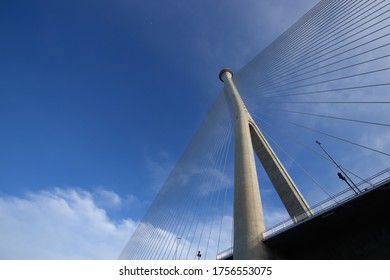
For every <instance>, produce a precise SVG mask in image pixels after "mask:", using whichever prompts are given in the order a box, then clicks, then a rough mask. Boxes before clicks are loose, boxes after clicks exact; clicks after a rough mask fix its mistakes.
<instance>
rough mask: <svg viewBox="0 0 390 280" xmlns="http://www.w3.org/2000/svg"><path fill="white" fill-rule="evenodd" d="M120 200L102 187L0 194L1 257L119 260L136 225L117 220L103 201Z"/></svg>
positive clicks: (114, 202)
mask: <svg viewBox="0 0 390 280" xmlns="http://www.w3.org/2000/svg"><path fill="white" fill-rule="evenodd" d="M103 199H105V203H101V202H102V201H103ZM120 202H121V199H120V198H119V196H118V195H117V194H116V193H114V192H111V191H108V190H104V189H103V188H101V189H100V190H99V191H98V192H97V193H91V192H88V191H85V190H81V189H74V188H68V189H59V188H54V189H50V190H41V191H39V192H31V193H28V194H26V195H25V196H23V197H16V196H3V197H0V232H1V237H2V238H1V242H0V259H116V258H117V256H118V254H119V253H120V251H121V249H122V248H123V246H124V245H125V242H126V241H127V239H128V238H129V237H130V235H131V233H132V231H133V230H134V228H135V224H136V223H135V221H133V220H131V219H123V220H120V221H114V220H113V219H112V218H111V217H109V216H108V215H107V212H106V210H105V209H104V208H103V207H102V205H103V204H106V205H107V204H111V205H118V203H120ZM99 204H100V206H99Z"/></svg>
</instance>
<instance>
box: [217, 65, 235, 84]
mask: <svg viewBox="0 0 390 280" xmlns="http://www.w3.org/2000/svg"><path fill="white" fill-rule="evenodd" d="M226 72H228V73H230V75H232V77H233V71H232V70H230V69H229V68H223V69H222V70H221V72H219V79H220V80H221V81H222V82H223V80H222V75H223V74H225V73H226Z"/></svg>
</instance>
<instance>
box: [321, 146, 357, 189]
mask: <svg viewBox="0 0 390 280" xmlns="http://www.w3.org/2000/svg"><path fill="white" fill-rule="evenodd" d="M316 143H317V144H318V146H320V148H321V149H322V150H323V151H324V152H325V154H326V155H327V156H328V157H329V158H330V159H331V160H332V162H333V163H334V164H335V165H336V166H337V168H338V169H340V171H341V173H342V174H341V173H337V175H338V176H339V178H340V179H341V180H343V181H345V182H346V183H347V185H348V186H349V187H350V188H351V190H353V192H354V193H355V194H358V193H360V192H361V191H360V190H359V188H358V187H357V186H356V185H355V183H354V182H353V181H352V179H351V178H349V176H348V175H347V173H345V172H344V170H343V169H342V168H341V165H339V164H338V163H337V162H336V161H335V160H334V159H333V158H332V157H331V156H330V154H329V153H328V152H327V151H326V150H325V149H324V147H322V145H321V142H320V141H316ZM343 175H344V176H345V177H347V178H348V180H349V181H351V183H352V184H353V186H354V187H355V188H356V189H357V190H358V191H356V190H355V188H354V187H352V186H351V184H350V183H349V182H348V181H347V179H346V178H345V177H344V176H343Z"/></svg>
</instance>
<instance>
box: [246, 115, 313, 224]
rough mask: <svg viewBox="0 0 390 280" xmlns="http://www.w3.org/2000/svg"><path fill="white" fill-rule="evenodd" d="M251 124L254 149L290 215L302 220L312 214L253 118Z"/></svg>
mask: <svg viewBox="0 0 390 280" xmlns="http://www.w3.org/2000/svg"><path fill="white" fill-rule="evenodd" d="M249 124H250V132H251V139H252V143H253V149H254V150H255V152H256V155H257V157H258V158H259V160H260V162H261V165H262V166H263V168H264V170H265V172H266V173H267V175H268V178H269V179H270V181H271V183H272V185H273V186H274V188H275V190H276V192H277V193H278V195H279V197H280V199H281V200H282V202H283V205H284V207H286V210H287V212H288V214H289V215H290V217H291V218H295V219H296V220H297V221H301V220H304V219H306V218H307V217H309V216H311V215H312V212H311V210H310V207H309V205H308V203H307V202H306V200H305V199H304V197H303V196H302V194H301V193H300V191H299V189H298V188H297V186H296V185H295V183H294V181H293V180H292V179H291V177H290V175H288V173H287V171H286V169H285V168H284V166H283V165H282V163H281V162H280V161H279V159H278V157H277V156H276V154H275V152H274V151H273V150H272V148H271V146H270V145H269V143H268V141H267V140H266V139H265V137H264V136H263V134H262V133H261V131H260V129H259V128H258V127H257V125H256V124H255V122H254V121H253V120H252V119H251V120H250V121H249Z"/></svg>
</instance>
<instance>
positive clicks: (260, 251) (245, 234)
mask: <svg viewBox="0 0 390 280" xmlns="http://www.w3.org/2000/svg"><path fill="white" fill-rule="evenodd" d="M219 77H220V79H221V80H222V81H223V82H224V84H225V86H224V90H225V93H226V95H227V98H228V99H229V100H230V103H231V104H232V106H233V109H234V114H235V152H234V165H235V166H234V245H233V259H235V260H249V259H270V258H271V255H270V251H269V250H268V248H267V247H266V245H265V244H263V243H262V241H261V233H262V232H264V231H265V226H264V217H263V209H262V205H261V199H260V190H259V183H258V180H257V172H256V164H255V160H254V153H253V147H252V141H251V134H250V129H249V122H248V121H249V119H248V116H249V115H248V113H247V111H246V109H245V106H244V104H243V102H242V100H241V98H240V95H239V93H238V91H237V88H236V87H235V85H234V83H233V81H232V77H233V74H232V72H231V71H230V70H228V69H223V70H222V71H221V73H220V75H219Z"/></svg>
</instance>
